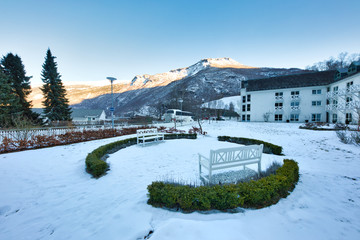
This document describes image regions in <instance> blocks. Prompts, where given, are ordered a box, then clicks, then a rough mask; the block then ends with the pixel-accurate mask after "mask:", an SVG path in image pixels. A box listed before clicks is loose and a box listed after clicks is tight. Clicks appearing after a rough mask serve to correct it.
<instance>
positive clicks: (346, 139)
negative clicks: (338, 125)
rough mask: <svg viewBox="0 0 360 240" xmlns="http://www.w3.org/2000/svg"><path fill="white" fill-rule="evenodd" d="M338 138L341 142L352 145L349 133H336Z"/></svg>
mask: <svg viewBox="0 0 360 240" xmlns="http://www.w3.org/2000/svg"><path fill="white" fill-rule="evenodd" d="M336 136H337V137H338V138H339V140H340V142H342V143H345V144H349V143H351V138H350V137H349V135H348V133H347V131H336Z"/></svg>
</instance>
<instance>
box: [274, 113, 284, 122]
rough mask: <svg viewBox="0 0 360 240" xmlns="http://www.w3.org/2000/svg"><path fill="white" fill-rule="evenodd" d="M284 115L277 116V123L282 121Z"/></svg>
mask: <svg viewBox="0 0 360 240" xmlns="http://www.w3.org/2000/svg"><path fill="white" fill-rule="evenodd" d="M282 116H283V115H282V114H275V122H281V121H282Z"/></svg>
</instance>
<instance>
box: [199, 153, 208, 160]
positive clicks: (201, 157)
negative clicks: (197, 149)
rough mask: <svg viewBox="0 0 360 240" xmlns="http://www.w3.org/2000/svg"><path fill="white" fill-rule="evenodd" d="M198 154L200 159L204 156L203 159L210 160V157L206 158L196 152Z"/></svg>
mask: <svg viewBox="0 0 360 240" xmlns="http://www.w3.org/2000/svg"><path fill="white" fill-rule="evenodd" d="M198 155H199V157H200V159H201V158H204V159H205V160H208V161H210V159H209V158H207V157H205V156H204V155H201V154H200V153H198Z"/></svg>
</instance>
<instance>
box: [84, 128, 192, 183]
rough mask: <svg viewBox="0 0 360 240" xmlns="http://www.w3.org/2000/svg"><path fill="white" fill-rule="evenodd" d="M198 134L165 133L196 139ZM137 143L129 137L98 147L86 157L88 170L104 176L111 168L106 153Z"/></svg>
mask: <svg viewBox="0 0 360 240" xmlns="http://www.w3.org/2000/svg"><path fill="white" fill-rule="evenodd" d="M196 137H197V135H196V134H184V133H182V134H165V135H164V138H165V139H166V140H171V139H184V138H185V139H196ZM135 144H136V138H128V139H124V140H120V141H116V142H113V143H109V144H106V145H103V146H101V147H98V148H97V149H95V150H94V151H92V152H91V153H89V154H88V155H87V157H86V160H85V163H86V171H87V172H88V173H90V174H91V175H93V177H95V178H99V177H101V176H103V175H104V174H105V173H106V171H107V170H109V164H108V163H106V162H105V159H104V158H105V156H106V154H111V153H114V152H116V151H119V150H120V149H123V148H126V147H129V146H131V145H135Z"/></svg>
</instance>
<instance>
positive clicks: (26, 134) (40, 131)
mask: <svg viewBox="0 0 360 240" xmlns="http://www.w3.org/2000/svg"><path fill="white" fill-rule="evenodd" d="M105 128H111V126H110V127H109V126H104V125H90V126H77V127H73V128H69V127H56V128H55V127H54V128H31V129H22V130H18V129H7V130H0V144H1V143H2V142H3V140H4V138H8V139H11V140H15V141H16V140H20V139H21V140H25V139H27V140H30V139H31V137H33V136H34V137H35V136H56V135H60V134H65V133H67V132H73V131H76V132H82V131H84V130H97V129H105ZM115 128H116V129H121V128H122V126H115Z"/></svg>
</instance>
